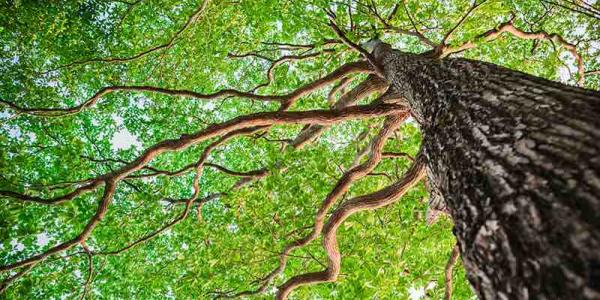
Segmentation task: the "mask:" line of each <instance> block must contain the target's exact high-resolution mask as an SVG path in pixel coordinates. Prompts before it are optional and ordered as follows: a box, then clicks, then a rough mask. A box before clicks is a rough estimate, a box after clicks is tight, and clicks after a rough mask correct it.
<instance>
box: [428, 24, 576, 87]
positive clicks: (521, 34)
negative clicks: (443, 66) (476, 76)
mask: <svg viewBox="0 0 600 300" xmlns="http://www.w3.org/2000/svg"><path fill="white" fill-rule="evenodd" d="M503 32H507V33H510V34H512V35H514V36H515V37H518V38H521V39H525V40H546V41H550V42H554V43H557V44H559V45H561V46H562V47H564V48H565V49H567V50H568V51H569V52H570V53H571V54H572V55H573V57H574V58H575V61H576V62H577V70H578V71H577V72H578V74H579V79H578V80H577V84H578V85H579V86H583V84H584V79H585V68H584V65H583V58H582V57H581V55H580V54H579V52H577V47H576V46H575V45H574V44H572V43H569V42H567V41H566V40H565V39H564V38H563V37H562V36H560V35H558V34H556V33H547V32H545V31H535V32H526V31H523V30H521V29H518V28H516V27H515V26H514V25H513V24H512V21H508V22H505V23H502V24H501V25H500V26H499V27H498V28H497V29H492V30H489V31H487V32H485V33H483V34H480V35H478V36H477V37H475V40H483V41H485V42H489V41H492V40H495V39H496V38H498V37H499V36H500V35H501V34H502V33H503ZM475 47H477V44H476V43H475V42H473V41H467V42H466V43H463V44H462V45H459V46H455V47H446V46H444V47H442V49H441V51H440V57H446V56H448V55H450V54H453V53H458V52H462V51H465V50H468V49H472V48H475Z"/></svg>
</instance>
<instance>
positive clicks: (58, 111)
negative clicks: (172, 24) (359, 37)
mask: <svg viewBox="0 0 600 300" xmlns="http://www.w3.org/2000/svg"><path fill="white" fill-rule="evenodd" d="M370 72H372V71H371V70H370V68H369V65H368V64H367V63H366V62H353V63H348V64H345V65H343V66H341V67H339V68H338V69H336V70H334V71H333V72H331V73H330V74H328V75H326V76H325V77H323V78H320V79H317V80H315V81H313V82H311V83H308V84H306V85H304V86H302V87H300V88H298V89H296V90H294V91H293V92H291V93H289V94H286V95H257V94H254V93H252V92H241V91H238V90H233V89H224V90H220V91H217V92H215V93H212V94H201V93H197V92H194V91H189V90H174V89H166V88H160V87H153V86H109V87H105V88H102V89H100V90H99V91H98V92H96V93H95V94H94V95H93V96H92V97H90V98H88V99H87V100H85V101H84V102H83V103H81V104H79V105H77V106H73V107H69V108H27V107H22V106H19V105H17V104H15V103H13V102H9V101H6V100H3V99H0V104H4V105H6V106H8V107H9V108H11V109H13V110H15V111H17V112H19V113H23V114H29V115H34V116H46V117H60V116H66V115H71V114H76V113H79V112H80V111H82V110H84V109H86V108H89V107H91V106H93V105H94V104H96V103H97V102H98V100H100V99H101V98H102V97H104V96H105V95H107V94H110V93H113V92H116V91H135V92H152V93H159V94H165V95H169V96H181V97H189V98H194V99H200V100H215V99H222V98H225V97H232V96H233V97H239V98H247V99H252V100H258V101H268V102H280V103H282V104H284V105H285V106H289V105H291V104H292V103H293V102H294V101H296V100H297V99H299V98H301V97H303V96H305V95H307V94H309V93H311V92H313V91H315V90H317V89H319V88H321V87H323V86H325V85H328V84H330V83H332V82H335V81H336V80H338V79H340V78H343V77H344V76H346V75H348V74H352V73H370Z"/></svg>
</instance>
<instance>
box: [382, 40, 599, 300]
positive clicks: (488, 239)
mask: <svg viewBox="0 0 600 300" xmlns="http://www.w3.org/2000/svg"><path fill="white" fill-rule="evenodd" d="M374 57H375V58H376V60H377V61H378V62H380V64H381V65H382V66H383V67H384V71H385V77H386V79H387V80H388V81H389V82H390V84H391V86H390V92H393V93H398V94H400V95H401V96H403V98H404V99H405V100H406V101H408V104H409V106H410V107H411V111H412V113H413V116H414V117H415V119H416V120H417V121H418V122H419V124H420V126H421V130H422V133H423V149H424V154H425V156H426V158H427V159H428V174H429V177H430V182H431V184H432V185H434V187H435V189H437V191H438V192H439V194H440V195H441V196H442V197H443V199H444V200H445V203H446V205H447V206H448V208H449V210H450V213H451V215H452V218H453V219H454V222H455V228H454V233H455V235H456V237H457V239H458V241H459V244H460V251H461V254H462V259H463V263H464V266H465V268H466V271H467V276H468V279H469V281H470V282H471V285H472V286H473V288H474V289H475V290H476V292H477V294H478V295H479V297H480V298H482V299H528V298H534V299H600V274H599V272H600V93H598V92H595V91H590V90H585V89H581V88H576V87H570V86H566V85H563V84H560V83H556V82H552V81H548V80H545V79H542V78H538V77H534V76H530V75H527V74H524V73H521V72H517V71H512V70H509V69H506V68H503V67H500V66H496V65H493V64H489V63H484V62H479V61H471V60H466V59H443V60H438V59H432V58H427V57H426V56H424V55H414V54H408V53H403V52H399V51H396V50H392V49H390V48H389V46H387V45H385V44H379V45H378V46H377V47H376V48H375V51H374Z"/></svg>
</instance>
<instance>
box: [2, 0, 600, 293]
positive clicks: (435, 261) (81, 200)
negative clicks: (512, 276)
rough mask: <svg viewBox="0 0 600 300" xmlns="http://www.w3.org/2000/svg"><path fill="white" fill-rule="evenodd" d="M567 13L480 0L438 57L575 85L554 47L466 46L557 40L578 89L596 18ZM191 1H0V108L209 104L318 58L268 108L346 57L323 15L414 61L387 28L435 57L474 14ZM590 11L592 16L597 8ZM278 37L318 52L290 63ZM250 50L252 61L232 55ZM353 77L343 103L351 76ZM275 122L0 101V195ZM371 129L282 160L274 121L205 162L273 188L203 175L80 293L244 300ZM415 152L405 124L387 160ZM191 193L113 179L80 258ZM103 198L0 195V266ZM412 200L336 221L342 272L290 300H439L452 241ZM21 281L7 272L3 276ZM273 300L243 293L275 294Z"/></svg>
mask: <svg viewBox="0 0 600 300" xmlns="http://www.w3.org/2000/svg"><path fill="white" fill-rule="evenodd" d="M564 2H565V3H563V2H562V1H559V2H557V3H554V2H546V1H541V2H540V1H525V0H512V1H491V0H490V1H487V2H485V3H482V4H481V5H480V6H478V7H477V8H476V9H474V10H473V11H472V12H471V13H470V15H469V16H468V17H467V18H466V19H465V20H464V22H461V23H460V26H458V27H457V28H456V30H455V31H454V33H453V34H452V36H451V37H449V39H448V41H447V44H448V45H449V46H460V45H462V44H464V43H465V42H467V41H472V42H473V43H475V44H476V45H477V47H474V48H473V49H470V50H467V51H465V52H460V53H458V54H455V55H463V56H464V57H467V58H472V59H478V60H484V61H489V62H493V63H496V64H500V65H503V66H506V67H509V68H512V69H516V70H520V71H523V72H527V73H530V74H534V75H537V76H541V77H544V78H548V79H552V80H560V81H563V82H566V83H569V84H576V82H577V81H578V79H579V77H578V75H577V71H578V70H577V66H576V62H575V59H574V57H573V56H572V55H571V53H570V52H568V51H566V50H565V49H564V48H563V47H561V45H560V44H557V43H552V42H549V41H545V40H523V39H520V38H518V37H514V36H511V35H509V34H504V35H502V36H501V37H500V38H497V39H495V40H493V41H486V40H485V39H483V38H481V35H482V34H484V33H485V32H487V31H489V30H492V29H494V28H497V27H498V26H499V24H501V23H503V22H507V21H509V20H512V21H513V24H514V25H515V26H516V27H518V28H519V29H521V30H523V31H527V32H536V31H545V32H547V33H556V34H559V35H561V36H562V37H563V38H564V39H565V40H566V41H568V42H570V43H572V44H574V45H576V47H577V50H578V51H579V53H580V54H581V55H582V57H583V60H584V67H585V70H586V71H588V72H590V73H589V74H588V75H587V76H586V81H585V85H586V87H588V88H594V89H598V88H599V87H600V83H599V82H600V80H599V78H600V76H599V75H597V74H594V73H593V72H591V71H594V70H598V69H600V55H599V52H600V19H599V18H598V17H594V16H593V14H592V16H590V13H581V11H584V10H583V9H581V8H579V7H577V6H573V4H572V3H570V2H569V1H564ZM557 4H564V5H562V6H561V5H557ZM202 5H203V3H202V1H155V0H141V1H130V2H127V1H94V0H89V1H63V2H48V3H44V4H40V3H38V2H35V1H8V2H4V3H3V4H0V12H1V13H0V42H1V44H0V45H1V47H0V62H1V63H0V99H2V100H4V101H8V102H11V103H14V104H17V105H18V106H22V107H26V108H66V107H72V106H76V105H78V104H80V103H82V102H83V101H85V99H88V98H89V97H91V96H92V95H93V94H94V93H96V92H97V91H98V90H100V89H101V88H103V87H106V86H110V85H149V86H157V87H163V88H170V89H187V90H192V91H195V92H199V93H204V94H207V93H212V92H216V91H218V90H221V89H224V88H233V89H237V90H242V91H248V90H251V89H252V88H253V87H255V86H256V85H258V84H261V83H264V82H266V80H267V79H268V76H267V72H266V71H267V69H268V68H269V66H270V65H271V63H270V61H269V60H268V59H270V60H276V59H278V58H279V57H281V56H285V55H290V54H295V55H306V54H313V53H319V52H322V53H320V54H319V55H315V56H314V57H309V58H306V59H302V60H299V61H290V62H286V63H283V64H281V65H280V66H279V67H277V68H275V70H274V73H273V75H274V80H273V82H271V83H270V85H268V86H266V87H262V88H260V89H259V90H258V91H257V93H259V94H276V95H283V94H286V93H289V92H291V91H292V90H294V89H295V88H297V87H299V86H301V85H303V84H305V83H308V82H310V81H312V80H315V79H317V78H319V77H322V76H324V75H326V74H327V73H328V72H331V71H332V70H334V69H335V68H337V67H339V66H340V65H342V64H343V63H346V62H350V61H355V60H357V59H358V58H359V56H358V55H357V54H356V53H354V52H352V51H350V50H349V49H348V48H347V47H346V46H345V45H343V44H341V43H328V42H327V41H328V40H329V39H335V38H336V36H335V35H334V34H333V32H332V31H331V28H330V27H329V26H328V25H327V15H326V13H325V12H324V10H323V8H329V9H331V10H332V11H333V12H335V14H336V21H337V22H338V23H339V24H340V26H341V27H343V28H344V30H346V31H347V35H348V37H349V38H350V39H351V40H353V41H356V42H365V41H366V40H368V39H369V38H372V37H374V36H376V35H379V36H380V37H381V38H382V39H384V40H385V41H386V42H389V43H391V44H392V45H393V46H394V47H395V48H398V49H402V50H404V51H410V52H417V53H420V52H423V51H426V50H430V49H431V47H430V46H429V45H427V43H423V42H422V39H419V38H418V37H416V36H414V35H409V34H401V33H402V32H398V31H397V30H395V29H394V28H401V29H404V30H409V31H413V30H415V27H416V30H418V31H419V32H421V33H423V36H424V37H425V38H426V39H429V40H431V41H434V42H435V43H439V42H440V41H441V40H442V39H443V38H444V36H445V34H446V33H447V32H449V30H451V28H453V27H454V26H455V25H456V24H457V22H459V20H460V19H461V18H462V17H463V16H464V15H465V13H466V12H467V10H468V9H469V7H470V6H471V5H472V3H471V2H469V1H461V0H456V1H454V0H448V1H431V2H429V3H424V2H423V1H407V2H406V3H405V4H403V2H399V3H394V1H375V3H371V1H340V2H331V3H330V2H329V1H276V0H261V1H244V0H242V1H214V2H210V3H208V4H207V6H206V7H205V9H203V10H201V13H199V14H197V16H196V17H195V18H192V19H190V17H191V16H193V15H194V14H195V13H197V12H198V9H199V8H201V7H202ZM374 7H376V8H377V10H374ZM565 7H568V8H572V9H567V8H565ZM591 7H592V8H594V7H596V8H595V9H596V10H598V4H593V3H592V4H591ZM378 16H379V17H378ZM388 16H390V17H389V18H388ZM380 18H383V19H384V20H385V22H386V23H385V24H384V22H382V20H381V19H380ZM273 43H291V44H303V45H307V44H313V45H314V46H312V47H305V48H300V49H295V48H293V47H284V46H278V45H277V44H273ZM248 52H254V53H258V54H260V55H261V56H263V57H262V58H261V57H257V56H248V57H238V58H236V57H232V55H230V54H240V55H242V54H246V53H248ZM140 54H141V55H140ZM265 58H267V59H265ZM353 78H354V81H353V82H352V83H350V85H349V87H348V88H347V89H350V88H352V87H353V86H356V84H357V83H358V82H359V79H362V78H364V75H356V76H354V77H353ZM328 91H329V90H328V89H321V90H319V91H315V92H313V93H311V94H310V95H307V96H304V97H302V98H301V99H299V100H298V101H297V102H296V103H295V104H294V105H293V106H292V107H291V110H293V111H299V110H309V109H326V108H328V107H329V105H328V103H327V99H326V98H327V93H328ZM373 98H374V97H373V96H371V97H369V98H367V99H364V100H362V101H361V102H360V103H361V104H365V103H368V102H370V100H372V99H373ZM277 108H278V106H277V104H276V103H269V102H261V101H252V100H249V99H242V98H239V97H230V98H225V99H221V100H198V99H193V98H186V97H174V96H168V95H164V94H162V95H161V94H156V93H149V92H115V93H112V94H109V95H107V96H105V97H103V98H102V99H101V100H100V101H98V103H96V104H95V105H93V106H90V107H88V108H86V109H84V110H82V111H81V112H79V113H77V114H74V115H69V116H63V117H39V116H30V115H26V114H19V113H18V112H17V111H15V110H13V109H11V108H10V107H8V106H6V105H5V106H0V109H2V110H0V118H1V121H0V190H4V191H14V192H19V193H26V194H28V195H31V196H41V197H52V196H59V195H63V194H64V193H66V192H68V191H70V190H71V189H69V188H66V189H65V188H60V187H59V188H52V185H54V184H57V183H61V182H72V181H78V180H83V179H88V178H93V177H96V176H98V175H101V174H105V173H108V172H111V171H113V170H115V169H117V168H119V167H120V166H122V165H123V162H128V161H132V160H133V159H135V158H136V157H137V156H138V155H139V154H140V153H141V152H142V151H143V149H145V148H148V147H150V146H151V145H153V144H155V143H157V142H160V141H163V140H165V139H172V138H178V137H180V136H181V135H182V134H188V133H192V132H196V131H198V130H200V129H202V128H205V127H206V126H207V125H208V124H212V123H220V122H224V121H226V120H229V119H232V118H234V117H236V116H240V115H245V114H249V113H253V112H260V111H274V110H276V109H277ZM382 123H383V122H382V118H372V119H363V120H352V121H348V122H343V123H340V124H336V125H334V126H332V127H330V128H328V129H327V130H326V131H325V132H324V134H323V135H322V136H321V137H320V138H319V139H317V140H316V141H314V142H312V143H310V144H309V145H307V146H306V147H304V148H302V149H292V148H291V147H286V146H285V141H284V140H286V139H293V138H294V137H295V136H296V135H297V134H298V132H299V131H300V129H301V128H302V126H301V125H281V126H275V127H273V128H270V129H269V130H268V131H265V132H260V133H258V134H252V135H250V136H243V137H237V138H234V139H232V140H231V141H229V142H227V143H225V144H223V145H220V146H219V147H217V149H216V150H215V151H214V152H213V153H212V154H211V155H210V157H209V159H208V161H209V162H211V163H215V164H218V165H221V166H224V167H226V168H228V169H230V170H234V171H239V172H246V171H252V170H258V169H262V168H266V169H267V170H268V171H269V175H268V176H266V177H264V178H262V179H260V180H255V181H253V182H251V183H250V184H248V185H245V186H244V187H242V188H240V189H233V188H232V187H233V186H235V185H236V183H237V182H238V180H239V177H235V176H231V175H229V174H226V173H223V172H220V171H219V170H218V169H215V168H205V170H204V174H203V176H202V177H201V180H200V187H201V197H206V196H209V195H211V194H214V193H224V194H221V195H220V196H219V197H216V198H215V199H213V200H212V201H210V202H208V203H206V204H205V205H204V206H203V207H202V208H201V210H195V209H194V210H192V211H191V213H190V215H189V216H188V217H187V218H186V219H185V220H183V221H182V222H181V223H179V224H176V225H175V226H174V227H173V228H171V229H168V230H166V231H165V232H163V233H162V234H159V235H157V236H156V237H155V238H153V239H151V240H149V241H147V242H145V243H142V244H140V245H137V246H136V247H133V248H131V249H129V250H127V251H124V252H122V253H120V254H118V255H101V254H97V255H94V256H93V266H94V270H93V272H92V277H91V280H90V281H89V292H88V293H87V295H86V297H87V298H99V299H104V298H110V299H112V298H127V299H129V298H136V299H164V298H170V299H171V298H172V299H175V298H177V299H190V298H200V299H204V298H211V297H213V296H214V295H215V294H214V292H219V291H221V292H222V291H243V290H247V289H254V288H256V286H257V285H256V283H255V280H257V279H258V278H261V277H263V276H265V275H266V274H268V273H269V272H270V271H271V270H272V269H273V268H275V267H276V265H277V262H278V253H279V252H280V251H281V249H283V247H284V246H285V245H286V244H287V243H289V242H291V241H292V240H294V239H297V238H299V237H301V236H303V235H305V234H307V233H308V232H309V231H310V226H311V225H312V224H313V222H314V216H315V212H316V211H317V209H318V207H319V205H320V203H321V202H322V201H323V199H324V198H325V196H326V195H327V193H328V192H329V191H330V190H331V189H332V187H333V186H334V185H335V183H336V182H337V180H338V179H339V178H340V177H341V175H342V174H343V172H344V171H345V170H346V169H347V168H348V167H349V166H350V165H351V163H352V162H353V160H354V158H355V156H356V153H357V152H359V151H360V150H362V149H363V148H364V147H365V146H366V145H367V144H368V142H369V141H370V140H371V139H372V138H373V137H374V136H375V135H376V134H377V132H378V131H379V129H380V128H381V126H382ZM212 141H214V140H210V141H205V142H202V143H200V144H198V145H195V146H192V147H190V148H188V149H185V150H183V151H179V152H173V153H166V154H162V155H160V156H158V157H157V158H155V159H154V160H152V162H151V163H150V166H152V167H155V168H158V169H163V170H177V169H179V168H182V167H184V166H186V165H188V164H190V163H193V162H195V161H196V160H197V159H198V157H199V156H200V154H201V152H202V151H203V149H204V148H205V147H206V146H207V145H208V144H209V143H210V142H212ZM282 141H283V142H282ZM419 144H420V134H419V131H418V126H417V124H416V123H415V122H413V121H408V122H407V123H406V124H404V125H403V126H402V128H401V129H400V130H399V131H398V132H397V133H396V134H395V135H394V137H393V139H391V140H390V141H388V143H387V144H386V146H385V149H384V151H391V152H407V153H409V154H411V155H413V156H414V155H415V154H416V153H417V151H418V148H419ZM409 165H410V160H408V159H406V158H393V159H391V158H386V159H384V160H383V161H382V162H381V163H380V164H379V165H378V166H377V168H376V169H375V170H374V172H373V173H374V174H372V175H373V176H366V177H365V178H363V179H361V180H359V181H357V182H356V183H355V184H354V185H353V186H352V188H351V189H350V191H349V192H348V193H347V195H345V196H344V199H348V198H351V197H353V196H357V195H362V194H366V193H369V192H372V191H375V190H378V189H381V188H383V187H385V186H387V185H389V184H390V183H392V182H393V181H396V180H398V178H400V177H401V176H402V173H403V172H404V171H406V169H407V168H408V166H409ZM140 172H142V171H140ZM192 180H193V174H192V173H188V174H186V175H183V176H179V177H169V176H157V177H152V178H143V179H127V180H125V181H122V182H120V183H119V185H118V188H117V192H116V194H115V196H114V200H113V202H112V204H111V206H110V208H109V210H108V212H107V214H106V216H105V218H104V219H103V220H102V222H101V224H100V225H99V226H98V227H97V228H96V230H95V231H94V232H93V234H92V235H91V236H90V238H89V239H88V240H87V241H86V245H87V247H88V248H89V249H90V250H91V251H93V252H107V251H114V250H118V249H120V248H122V247H124V246H126V245H128V244H130V243H132V242H133V241H135V240H137V239H140V238H142V237H143V236H144V235H146V234H149V233H151V232H153V231H155V230H157V229H159V228H161V227H162V226H164V225H165V224H167V223H169V222H171V220H173V219H174V218H176V217H177V216H178V214H180V213H181V211H182V210H183V209H184V205H182V204H181V203H174V202H173V201H171V199H180V198H186V197H189V196H190V194H191V193H192V191H193V190H192ZM101 194H102V188H99V189H98V190H95V191H93V192H91V193H87V194H84V195H81V196H79V197H76V198H75V199H74V200H72V201H67V202H65V203H63V204H60V205H57V206H43V205H38V204H30V203H23V202H19V201H15V199H13V198H10V197H4V198H0V265H6V264H10V263H14V262H16V261H19V260H22V259H25V258H27V257H30V256H32V255H34V254H38V253H41V252H43V251H45V250H46V249H48V248H50V247H51V246H53V245H56V244H59V243H60V242H63V241H66V240H69V239H72V238H74V237H75V236H77V235H78V234H79V233H80V232H81V230H82V229H83V228H84V226H85V224H86V222H87V221H88V220H89V219H90V218H91V217H92V215H93V214H94V213H95V210H96V206H97V204H98V199H99V197H100V196H101ZM427 198H428V196H427V192H426V188H425V186H424V184H419V185H418V186H417V187H416V188H414V189H413V190H411V191H410V192H409V193H408V194H407V195H405V196H404V197H403V198H402V200H401V201H400V202H398V203H397V204H395V205H392V206H389V207H385V208H383V209H380V210H377V211H373V212H364V213H360V214H357V215H355V216H353V217H351V218H350V219H348V220H347V221H346V222H345V223H344V224H343V225H342V227H341V229H340V231H339V239H340V249H341V251H342V255H343V259H342V274H341V275H340V278H339V279H338V281H337V282H336V283H327V284H321V285H316V286H310V287H304V288H301V289H299V290H298V291H296V292H295V293H294V294H293V296H292V297H295V298H298V299H334V298H335V299H402V298H408V297H412V298H413V299H418V298H420V297H429V298H432V299H438V298H441V297H443V294H444V267H445V264H446V261H447V260H448V257H449V255H450V252H451V249H452V247H453V245H454V243H455V241H454V237H453V235H452V232H451V228H452V224H451V220H449V219H448V218H442V219H441V220H440V221H438V222H437V223H435V224H433V225H427V224H426V222H425V215H426V210H427ZM325 258H326V257H325V252H324V251H323V249H322V247H321V243H320V240H316V241H314V242H312V243H311V244H310V245H308V246H307V247H304V248H302V249H298V250H296V251H294V252H293V253H292V256H291V259H290V262H289V264H288V267H287V268H286V269H285V272H284V273H283V275H282V276H279V277H277V278H276V280H275V284H276V285H278V284H281V283H282V282H284V281H285V280H286V279H288V278H290V277H291V276H294V275H297V274H299V273H302V272H304V271H306V270H315V271H316V270H320V269H322V267H323V266H322V264H324V263H326V259H325ZM88 271H89V263H88V257H87V255H86V252H85V251H84V249H83V247H82V246H76V247H74V248H72V249H70V250H68V251H66V252H63V253H61V254H58V255H54V256H51V257H49V258H48V259H46V260H45V261H43V262H41V263H40V264H38V265H36V266H35V267H34V268H33V269H32V270H31V271H30V272H29V273H28V274H27V275H25V276H23V277H22V278H20V279H18V280H17V281H16V282H14V283H13V284H12V285H11V286H10V287H9V288H8V289H7V291H6V292H5V293H4V294H3V295H2V296H3V297H5V298H7V299H25V298H40V297H41V298H44V299H71V298H78V297H80V296H81V295H82V293H83V291H84V289H85V286H86V282H87V281H88ZM16 272H18V270H14V272H13V271H11V272H5V273H3V274H2V278H3V279H4V278H7V277H8V276H12V275H14V274H16ZM454 279H455V280H454V294H453V295H454V297H455V298H456V299H467V298H470V297H472V295H473V294H472V292H471V290H470V288H469V287H468V284H467V282H466V280H465V279H464V271H463V270H462V268H461V267H457V268H456V269H455V272H454ZM274 291H275V290H274V289H268V290H267V293H266V294H264V295H258V296H256V297H257V298H259V299H260V298H263V297H266V298H270V297H272V295H273V294H274Z"/></svg>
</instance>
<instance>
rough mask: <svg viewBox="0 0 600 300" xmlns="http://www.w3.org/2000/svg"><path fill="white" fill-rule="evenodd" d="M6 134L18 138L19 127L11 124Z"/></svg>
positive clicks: (19, 135)
mask: <svg viewBox="0 0 600 300" xmlns="http://www.w3.org/2000/svg"><path fill="white" fill-rule="evenodd" d="M8 135H9V136H10V137H12V138H15V139H18V138H20V137H21V128H19V127H17V126H11V127H10V128H9V129H8Z"/></svg>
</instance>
